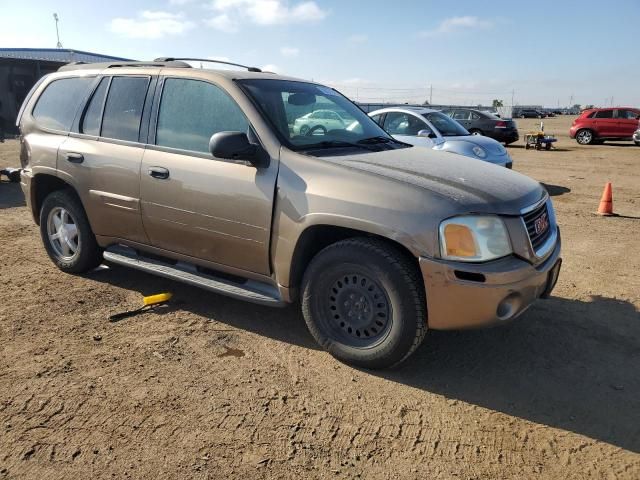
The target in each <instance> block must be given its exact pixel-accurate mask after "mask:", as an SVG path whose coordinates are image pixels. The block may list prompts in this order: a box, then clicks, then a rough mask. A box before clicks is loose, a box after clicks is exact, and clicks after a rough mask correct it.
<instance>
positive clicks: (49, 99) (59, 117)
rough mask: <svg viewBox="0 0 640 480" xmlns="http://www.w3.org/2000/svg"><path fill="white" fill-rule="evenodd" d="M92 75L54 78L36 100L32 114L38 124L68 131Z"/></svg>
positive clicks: (91, 80)
mask: <svg viewBox="0 0 640 480" xmlns="http://www.w3.org/2000/svg"><path fill="white" fill-rule="evenodd" d="M93 80H94V78H93V77H72V78H61V79H59V80H54V81H53V82H51V83H50V84H49V85H47V86H46V88H45V89H44V92H42V94H41V95H40V98H38V100H37V101H36V106H35V107H34V109H33V112H32V115H33V118H35V120H36V122H37V123H38V125H39V126H41V127H44V128H50V129H52V130H61V131H64V132H68V131H69V130H70V129H71V124H72V123H73V119H74V118H75V115H76V112H77V111H78V108H79V107H80V103H81V102H82V101H83V100H84V98H85V95H86V94H87V91H88V90H89V86H90V85H91V83H92V82H93Z"/></svg>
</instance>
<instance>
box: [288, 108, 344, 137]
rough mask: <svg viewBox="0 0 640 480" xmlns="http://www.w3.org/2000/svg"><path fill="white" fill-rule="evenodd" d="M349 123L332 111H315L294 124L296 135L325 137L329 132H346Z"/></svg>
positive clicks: (296, 120) (297, 119)
mask: <svg viewBox="0 0 640 480" xmlns="http://www.w3.org/2000/svg"><path fill="white" fill-rule="evenodd" d="M347 125H348V122H347V121H346V120H345V119H344V118H342V117H341V116H340V114H338V113H336V112H334V111H332V110H315V111H313V112H311V113H307V114H306V115H303V116H302V117H300V118H296V119H295V121H294V123H293V133H294V134H296V135H325V134H326V133H327V132H328V131H329V130H344V129H345V128H346V127H347Z"/></svg>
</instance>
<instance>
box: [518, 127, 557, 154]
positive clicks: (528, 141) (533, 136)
mask: <svg viewBox="0 0 640 480" xmlns="http://www.w3.org/2000/svg"><path fill="white" fill-rule="evenodd" d="M557 141H558V139H557V138H556V137H555V136H553V135H546V134H545V133H544V132H542V131H540V132H529V133H525V135H524V148H526V149H527V150H529V149H530V148H535V149H536V150H542V149H543V148H544V149H545V150H551V146H552V145H553V144H554V143H555V142H557Z"/></svg>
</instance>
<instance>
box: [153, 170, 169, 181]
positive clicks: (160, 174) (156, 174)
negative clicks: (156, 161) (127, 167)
mask: <svg viewBox="0 0 640 480" xmlns="http://www.w3.org/2000/svg"><path fill="white" fill-rule="evenodd" d="M149 175H151V176H152V177H153V178H159V179H161V180H165V179H167V178H169V170H167V169H166V168H164V167H149Z"/></svg>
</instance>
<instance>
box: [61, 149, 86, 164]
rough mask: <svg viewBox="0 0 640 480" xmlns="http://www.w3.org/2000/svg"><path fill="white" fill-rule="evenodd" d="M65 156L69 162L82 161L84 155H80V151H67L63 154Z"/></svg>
mask: <svg viewBox="0 0 640 480" xmlns="http://www.w3.org/2000/svg"><path fill="white" fill-rule="evenodd" d="M65 158H66V159H67V161H68V162H71V163H82V162H84V155H82V154H81V153H75V152H67V153H66V154H65Z"/></svg>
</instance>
